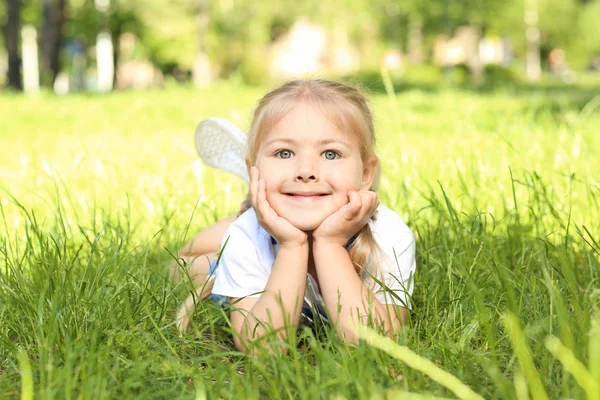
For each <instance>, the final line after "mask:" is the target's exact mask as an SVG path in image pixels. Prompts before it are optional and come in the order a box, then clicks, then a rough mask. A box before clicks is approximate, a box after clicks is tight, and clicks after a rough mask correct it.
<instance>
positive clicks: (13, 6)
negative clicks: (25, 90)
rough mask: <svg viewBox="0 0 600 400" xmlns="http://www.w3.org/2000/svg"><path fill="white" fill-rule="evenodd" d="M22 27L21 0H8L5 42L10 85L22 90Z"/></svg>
mask: <svg viewBox="0 0 600 400" xmlns="http://www.w3.org/2000/svg"><path fill="white" fill-rule="evenodd" d="M20 29H21V2H20V0H6V22H5V24H4V44H5V46H6V52H7V53H8V71H7V76H6V78H7V79H6V81H7V85H8V87H10V88H12V89H16V90H21V89H22V87H21V57H20V56H19V41H20Z"/></svg>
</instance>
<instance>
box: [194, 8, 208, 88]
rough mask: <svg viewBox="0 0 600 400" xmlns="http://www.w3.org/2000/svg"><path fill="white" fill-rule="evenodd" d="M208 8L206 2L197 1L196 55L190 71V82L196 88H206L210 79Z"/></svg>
mask: <svg viewBox="0 0 600 400" xmlns="http://www.w3.org/2000/svg"><path fill="white" fill-rule="evenodd" d="M209 7H210V4H209V1H208V0H197V3H196V22H197V27H198V55H197V57H196V61H195V62H194V68H193V71H192V80H193V82H194V84H195V85H196V86H207V85H208V84H209V83H210V81H211V79H212V76H211V66H210V60H209V59H208V55H207V54H206V34H207V32H208V22H209V14H208V13H209Z"/></svg>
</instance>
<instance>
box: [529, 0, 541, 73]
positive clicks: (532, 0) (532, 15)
mask: <svg viewBox="0 0 600 400" xmlns="http://www.w3.org/2000/svg"><path fill="white" fill-rule="evenodd" d="M525 25H526V26H527V30H526V31H525V37H526V38H527V79H528V80H530V81H538V80H539V79H540V76H541V74H542V67H541V60H540V29H539V28H538V9H537V3H536V0H525Z"/></svg>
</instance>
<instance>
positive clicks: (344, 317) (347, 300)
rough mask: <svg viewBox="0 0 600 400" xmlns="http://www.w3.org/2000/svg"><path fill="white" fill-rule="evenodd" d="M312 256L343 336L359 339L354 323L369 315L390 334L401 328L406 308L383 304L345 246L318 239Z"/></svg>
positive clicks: (330, 311) (333, 315) (331, 313)
mask: <svg viewBox="0 0 600 400" xmlns="http://www.w3.org/2000/svg"><path fill="white" fill-rule="evenodd" d="M313 257H314V260H315V268H316V270H317V276H318V278H319V285H320V288H321V294H322V296H323V300H324V301H325V307H326V308H327V311H328V312H329V314H330V316H331V318H332V320H333V322H334V326H335V328H336V329H337V331H338V335H339V336H340V337H341V338H343V339H345V340H347V341H350V342H354V343H357V342H358V336H357V334H356V329H355V327H356V326H358V324H366V323H367V322H368V318H369V317H371V318H372V319H373V320H374V322H375V325H379V326H383V328H384V332H385V333H386V335H388V336H392V335H393V334H395V333H397V332H399V331H400V328H401V326H402V324H403V323H404V321H405V319H406V316H407V313H408V312H407V310H406V308H404V307H401V306H394V305H387V304H381V302H380V301H379V300H378V299H377V298H376V297H375V295H374V294H373V293H372V292H371V290H369V289H368V288H367V287H366V286H365V285H364V283H363V282H362V280H361V279H360V277H359V276H358V275H357V274H356V271H355V270H354V266H353V265H352V261H351V260H350V256H349V255H348V252H347V251H346V249H345V248H344V247H343V246H341V245H339V244H338V243H332V242H329V241H327V240H322V239H315V240H314V242H313Z"/></svg>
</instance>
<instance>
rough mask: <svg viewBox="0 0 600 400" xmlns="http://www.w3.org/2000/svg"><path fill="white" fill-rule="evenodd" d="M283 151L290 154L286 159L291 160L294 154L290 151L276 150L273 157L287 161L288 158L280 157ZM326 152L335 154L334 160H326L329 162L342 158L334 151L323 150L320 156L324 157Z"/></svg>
mask: <svg viewBox="0 0 600 400" xmlns="http://www.w3.org/2000/svg"><path fill="white" fill-rule="evenodd" d="M284 151H287V152H289V153H290V157H288V158H291V157H292V155H293V154H294V152H293V151H291V150H287V149H282V150H278V151H277V152H275V157H277V158H280V159H282V160H287V159H288V158H283V157H281V153H283V152H284ZM328 152H332V153H334V154H335V158H331V159H329V158H327V160H330V161H333V160H337V159H338V158H340V157H341V156H342V155H341V154H340V153H339V152H337V151H335V150H325V151H324V152H322V153H321V155H324V154H325V153H328Z"/></svg>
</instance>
